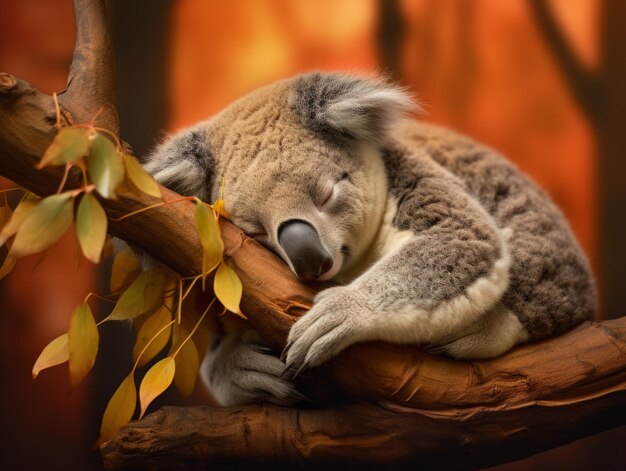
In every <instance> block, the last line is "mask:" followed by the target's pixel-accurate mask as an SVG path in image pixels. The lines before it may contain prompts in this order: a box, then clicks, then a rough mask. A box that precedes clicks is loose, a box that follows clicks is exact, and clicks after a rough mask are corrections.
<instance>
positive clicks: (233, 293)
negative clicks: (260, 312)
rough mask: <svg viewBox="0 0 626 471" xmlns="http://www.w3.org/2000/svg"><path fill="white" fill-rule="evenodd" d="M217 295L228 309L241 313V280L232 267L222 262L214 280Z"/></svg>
mask: <svg viewBox="0 0 626 471" xmlns="http://www.w3.org/2000/svg"><path fill="white" fill-rule="evenodd" d="M213 290H214V291H215V296H217V299H219V300H220V302H221V303H222V304H223V305H224V307H225V308H226V309H228V310H229V311H230V312H234V313H235V314H241V311H240V310H239V303H240V302H241V293H242V286H241V280H240V279H239V277H238V276H237V273H235V270H233V269H232V268H231V267H229V266H228V265H226V264H225V263H224V262H222V263H221V264H220V266H219V268H218V269H217V273H215V279H214V280H213Z"/></svg>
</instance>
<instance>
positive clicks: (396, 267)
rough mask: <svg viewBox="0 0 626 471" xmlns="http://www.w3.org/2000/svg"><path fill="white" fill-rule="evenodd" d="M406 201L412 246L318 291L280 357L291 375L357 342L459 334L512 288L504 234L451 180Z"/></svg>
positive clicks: (439, 180)
mask: <svg viewBox="0 0 626 471" xmlns="http://www.w3.org/2000/svg"><path fill="white" fill-rule="evenodd" d="M405 202H406V203H405V204H407V205H408V207H407V206H405V207H401V208H399V211H398V216H397V217H396V220H397V221H398V222H399V223H400V224H401V226H402V225H404V226H408V227H409V228H411V229H412V233H413V234H412V235H411V236H410V237H409V238H408V240H406V241H405V242H404V243H403V244H401V245H400V246H396V247H393V248H392V249H391V250H389V251H388V253H387V254H386V255H385V256H383V257H382V258H381V259H380V260H379V261H378V262H377V263H376V264H374V265H373V266H372V267H371V268H370V269H369V270H367V271H366V272H365V273H364V274H363V275H361V276H360V277H359V278H357V279H356V280H355V281H354V282H352V283H351V284H349V285H347V286H342V287H336V288H331V289H328V290H325V291H322V292H321V293H319V295H318V296H317V297H316V299H315V303H314V305H313V308H312V309H311V310H310V311H309V312H308V313H307V314H305V315H304V316H303V317H302V318H301V319H299V320H298V321H297V322H296V323H295V324H294V326H293V327H292V329H291V332H290V334H289V339H288V344H287V347H286V349H285V352H284V353H283V355H284V356H285V357H286V363H287V371H288V372H289V373H291V374H292V375H294V376H295V375H297V374H298V373H299V372H300V371H301V370H303V369H305V368H308V367H312V366H316V365H319V364H321V363H323V362H325V361H327V360H329V359H330V358H331V357H333V356H335V355H336V354H337V353H339V352H340V351H341V350H343V349H344V348H346V347H348V346H349V345H351V344H354V343H356V342H360V341H365V340H384V341H388V342H392V343H406V344H432V343H435V342H437V341H438V340H440V339H443V338H446V337H449V336H451V335H452V336H454V335H455V334H460V333H462V332H463V331H464V329H467V327H468V326H470V325H471V324H473V323H475V322H476V321H477V319H479V318H480V317H481V316H482V315H484V314H485V313H486V312H488V311H489V310H490V309H491V308H492V307H493V306H495V305H496V304H497V303H498V301H499V300H500V298H501V297H502V295H503V294H504V292H505V291H506V289H507V288H508V282H509V275H508V274H509V264H510V258H509V254H508V251H507V242H506V240H507V238H508V237H507V230H500V229H499V228H498V227H496V224H495V222H494V221H493V219H492V218H491V217H490V216H489V215H488V214H487V213H486V212H485V211H484V209H483V208H482V207H481V206H480V205H479V204H478V203H477V202H476V201H474V200H473V199H472V198H471V197H470V196H469V195H468V194H467V193H466V192H465V191H464V189H463V187H462V186H461V185H459V184H458V183H457V182H456V181H455V179H454V177H452V176H450V175H447V174H446V173H445V172H436V171H435V172H432V173H431V175H428V176H426V177H423V178H422V179H421V180H420V183H419V185H418V186H417V187H416V188H415V190H413V193H412V194H411V195H410V197H409V198H405ZM403 217H404V218H405V220H403V219H402V218H403ZM520 328H521V326H520ZM522 330H523V328H522ZM493 334H494V335H497V332H494V333H493ZM522 334H523V332H522V333H520V337H519V338H520V340H522V339H525V338H526V337H525V336H524V335H522ZM488 347H489V346H488V345H486V346H485V351H492V352H493V351H494V349H493V348H488ZM495 354H497V352H496V353H495ZM495 354H492V356H495Z"/></svg>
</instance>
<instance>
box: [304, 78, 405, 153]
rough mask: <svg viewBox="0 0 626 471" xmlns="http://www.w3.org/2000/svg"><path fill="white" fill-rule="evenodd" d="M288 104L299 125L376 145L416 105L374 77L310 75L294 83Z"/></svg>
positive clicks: (393, 87) (391, 86)
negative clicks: (364, 140) (365, 140)
mask: <svg viewBox="0 0 626 471" xmlns="http://www.w3.org/2000/svg"><path fill="white" fill-rule="evenodd" d="M293 88H294V93H293V94H292V100H291V105H292V106H293V108H294V110H295V112H296V115H297V116H298V117H299V119H300V121H301V123H302V125H303V126H305V127H307V128H309V129H311V130H313V131H316V132H319V133H320V134H322V135H327V136H329V137H333V138H340V137H341V136H344V137H345V136H350V137H353V138H356V139H368V140H371V141H374V142H380V140H381V139H383V138H385V137H386V136H387V131H388V130H389V127H390V126H391V125H392V124H393V123H394V122H395V121H396V120H397V119H398V118H400V117H401V116H403V115H404V114H406V113H407V112H409V111H411V110H412V109H416V108H417V107H416V105H415V104H414V103H413V102H412V101H411V99H410V98H409V97H408V96H407V95H406V93H404V92H403V91H402V90H401V89H399V88H397V87H395V86H393V85H389V84H387V83H385V82H384V81H382V80H381V79H378V78H372V79H370V80H363V79H362V78H359V77H348V76H346V75H342V74H321V73H312V74H307V75H303V76H301V77H298V78H296V79H295V80H294V85H293Z"/></svg>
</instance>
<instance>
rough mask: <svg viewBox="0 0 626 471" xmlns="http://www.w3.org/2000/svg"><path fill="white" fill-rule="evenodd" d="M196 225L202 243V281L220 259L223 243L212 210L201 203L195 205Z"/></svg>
mask: <svg viewBox="0 0 626 471" xmlns="http://www.w3.org/2000/svg"><path fill="white" fill-rule="evenodd" d="M195 218H196V227H197V229H198V235H199V236H200V242H201V244H202V283H203V286H204V280H205V278H206V275H207V274H208V273H209V272H210V271H211V270H213V269H214V268H215V267H216V266H217V264H218V263H220V261H221V260H222V252H223V251H224V243H223V242H222V237H221V234H220V228H219V226H218V224H217V221H216V220H215V217H214V216H213V212H212V211H211V210H210V209H209V208H208V207H207V206H206V205H205V204H203V203H198V204H197V205H196V214H195Z"/></svg>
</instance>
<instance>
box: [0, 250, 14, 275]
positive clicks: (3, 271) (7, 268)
mask: <svg viewBox="0 0 626 471" xmlns="http://www.w3.org/2000/svg"><path fill="white" fill-rule="evenodd" d="M16 261H17V259H16V258H15V257H14V256H13V255H11V254H10V253H8V254H7V256H6V258H5V259H4V262H2V266H1V267H0V280H1V279H3V278H4V277H5V276H7V275H8V274H9V273H11V271H12V270H13V267H15V262H16Z"/></svg>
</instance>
